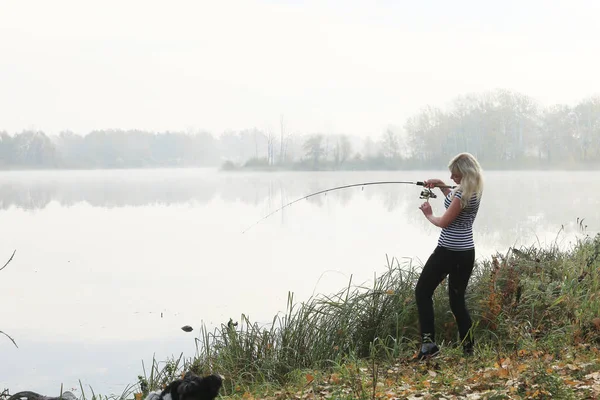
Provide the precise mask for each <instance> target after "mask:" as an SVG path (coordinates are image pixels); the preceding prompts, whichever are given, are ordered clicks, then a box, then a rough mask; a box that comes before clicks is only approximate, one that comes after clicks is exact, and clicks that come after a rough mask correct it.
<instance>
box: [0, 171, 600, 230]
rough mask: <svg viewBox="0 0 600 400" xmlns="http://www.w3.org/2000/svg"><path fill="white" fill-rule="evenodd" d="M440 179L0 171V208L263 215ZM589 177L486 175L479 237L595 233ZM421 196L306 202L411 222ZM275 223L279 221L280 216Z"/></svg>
mask: <svg viewBox="0 0 600 400" xmlns="http://www.w3.org/2000/svg"><path fill="white" fill-rule="evenodd" d="M445 175H447V173H446V172H444V171H437V172H431V171H428V172H426V171H407V172H321V173H314V172H281V173H236V172H229V173H228V172H219V171H216V170H211V169H171V170H168V169H161V170H123V171H121V170H105V171H24V172H21V171H19V172H1V173H0V209H2V210H7V209H10V208H13V207H15V208H19V209H24V210H41V209H44V208H46V207H47V206H48V205H49V204H51V203H52V202H57V203H58V204H59V205H61V206H63V207H70V206H73V205H76V204H78V203H87V204H89V205H91V206H93V207H104V208H114V207H125V206H133V207H139V206H150V205H174V204H187V203H195V204H207V203H209V202H211V201H213V200H214V199H215V198H218V199H220V200H221V201H225V202H241V203H243V204H247V205H251V206H260V209H261V210H263V211H264V213H265V214H267V213H269V212H271V211H273V210H275V209H276V208H279V207H282V206H283V205H284V204H286V203H288V202H291V201H293V200H295V199H297V198H299V197H302V196H305V195H307V194H309V193H313V192H317V191H320V190H323V189H326V188H331V187H335V186H341V185H347V184H353V183H358V182H369V181H377V180H394V179H396V180H398V179H406V180H422V179H423V178H426V177H429V176H439V177H442V178H444V177H445ZM592 175H593V172H563V171H552V172H539V171H518V172H512V171H508V172H495V171H491V172H486V191H485V199H484V201H483V203H482V207H481V211H480V216H479V218H478V221H477V225H478V229H479V230H480V232H481V233H486V232H487V233H492V232H502V234H503V235H519V234H522V233H523V232H527V231H529V232H533V231H536V230H538V229H540V227H542V225H544V224H548V223H552V224H553V225H554V227H555V228H556V229H559V227H560V226H561V225H565V224H566V225H568V226H570V227H571V228H575V225H576V218H577V217H579V218H586V221H587V222H586V224H587V225H588V227H589V229H592V230H597V229H598V220H599V217H600V207H598V206H599V205H600V201H599V200H598V196H597V194H598V193H600V180H597V179H592ZM400 176H401V178H399V177H400ZM577 188H585V190H577ZM567 189H571V190H567ZM419 193H420V187H417V186H410V185H376V186H366V187H358V188H350V189H343V190H339V191H335V192H329V193H327V194H326V195H325V194H323V195H318V196H314V197H311V198H309V199H307V200H306V201H308V202H309V203H310V204H311V205H315V206H318V207H323V206H324V205H325V204H327V203H326V202H327V200H328V199H329V200H331V199H334V200H335V201H336V202H337V205H338V206H342V207H351V206H352V202H353V200H354V199H355V198H357V197H360V198H363V199H366V200H378V201H380V202H381V204H382V206H383V207H384V208H385V210H387V211H388V212H390V213H391V212H394V213H406V215H407V217H408V218H413V219H416V218H419V217H420V216H419V215H418V213H415V212H413V211H414V210H413V209H412V208H414V206H415V205H416V204H418V202H419V200H418V196H419ZM431 201H432V203H433V204H435V205H438V207H437V208H436V207H435V206H434V210H437V211H438V212H440V211H441V207H439V205H440V204H441V199H440V198H438V199H433V200H431ZM288 212H289V209H288ZM283 214H285V212H284V213H283ZM280 219H281V221H282V223H284V222H285V215H281V216H280ZM248 222H249V223H251V222H252V221H248Z"/></svg>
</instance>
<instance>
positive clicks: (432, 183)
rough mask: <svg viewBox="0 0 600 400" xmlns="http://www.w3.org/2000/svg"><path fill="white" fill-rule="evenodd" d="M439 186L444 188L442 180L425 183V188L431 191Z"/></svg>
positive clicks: (429, 180)
mask: <svg viewBox="0 0 600 400" xmlns="http://www.w3.org/2000/svg"><path fill="white" fill-rule="evenodd" d="M438 185H442V186H444V182H443V181H442V180H441V179H427V180H426V181H423V186H425V187H426V188H429V189H433V188H434V187H436V186H438Z"/></svg>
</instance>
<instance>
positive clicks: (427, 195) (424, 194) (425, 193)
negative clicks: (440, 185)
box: [419, 188, 437, 201]
mask: <svg viewBox="0 0 600 400" xmlns="http://www.w3.org/2000/svg"><path fill="white" fill-rule="evenodd" d="M419 198H420V199H425V200H427V201H429V199H435V198H437V196H436V194H435V193H433V192H432V191H431V189H429V188H427V189H423V190H422V191H421V195H420V196H419Z"/></svg>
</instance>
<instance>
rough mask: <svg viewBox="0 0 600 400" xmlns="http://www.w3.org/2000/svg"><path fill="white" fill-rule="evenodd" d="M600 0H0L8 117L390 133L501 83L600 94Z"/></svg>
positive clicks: (1, 80)
mask: <svg viewBox="0 0 600 400" xmlns="http://www.w3.org/2000/svg"><path fill="white" fill-rule="evenodd" d="M599 21H600V2H599V1H597V0H590V1H575V0H569V1H562V2H558V1H548V0H545V1H542V0H530V1H524V0H508V1H507V0H505V1H502V2H491V1H464V0H456V1H446V0H444V1H441V0H440V1H400V0H396V1H363V2H356V1H349V0H344V1H324V0H320V1H299V0H297V1H295V0H289V1H261V0H251V1H235V2H230V1H222V0H219V1H216V0H214V1H160V2H159V1H149V0H143V1H124V0H120V1H113V0H103V1H100V2H89V1H81V0H77V1H75V0H73V1H68V0H53V1H48V0H30V1H28V0H19V1H8V0H0V130H6V131H8V132H9V133H11V134H12V133H15V132H20V131H21V130H23V129H28V128H35V129H40V130H43V131H44V132H46V133H48V134H56V133H58V132H60V131H61V130H67V129H68V130H72V131H74V132H76V133H81V134H85V133H87V132H89V131H90V130H92V129H103V128H122V129H145V130H152V131H165V130H188V129H204V130H208V131H210V132H211V133H213V134H215V135H218V134H220V133H221V132H223V131H224V130H228V129H234V130H238V129H244V128H253V127H256V128H259V129H265V128H268V127H270V128H272V129H278V124H279V118H280V115H281V114H283V115H284V118H285V121H286V125H287V129H288V130H290V131H294V132H301V133H314V132H322V133H349V134H357V135H361V136H364V135H380V134H381V132H382V131H383V130H384V129H385V128H386V126H388V125H403V124H404V122H405V120H406V118H407V117H409V116H411V115H413V114H414V113H416V112H418V110H419V109H420V108H421V107H423V106H425V105H428V104H429V105H434V106H439V107H446V106H447V105H448V103H449V102H450V101H452V99H453V98H455V97H456V96H459V95H463V94H466V93H471V92H483V91H486V90H492V89H495V88H504V89H509V90H514V91H518V92H521V93H523V94H526V95H529V96H532V97H534V98H535V99H537V100H539V101H540V102H541V103H542V104H543V105H548V104H554V103H559V102H560V103H568V104H574V103H576V102H577V101H578V100H581V99H583V98H585V97H588V96H591V95H597V94H600V73H599V72H598V71H600V49H599V47H600V46H599V44H598V40H599V39H598V38H600V22H599Z"/></svg>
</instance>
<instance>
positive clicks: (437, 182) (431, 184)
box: [423, 179, 450, 196]
mask: <svg viewBox="0 0 600 400" xmlns="http://www.w3.org/2000/svg"><path fill="white" fill-rule="evenodd" d="M423 185H424V186H425V187H427V188H430V189H433V188H435V187H437V188H439V189H440V190H441V191H442V193H444V196H448V193H450V188H449V187H440V186H448V185H446V184H445V183H444V181H442V180H441V179H428V180H426V181H423Z"/></svg>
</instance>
